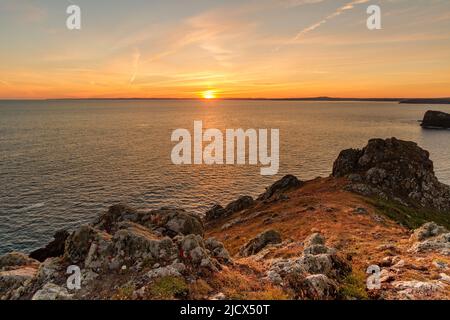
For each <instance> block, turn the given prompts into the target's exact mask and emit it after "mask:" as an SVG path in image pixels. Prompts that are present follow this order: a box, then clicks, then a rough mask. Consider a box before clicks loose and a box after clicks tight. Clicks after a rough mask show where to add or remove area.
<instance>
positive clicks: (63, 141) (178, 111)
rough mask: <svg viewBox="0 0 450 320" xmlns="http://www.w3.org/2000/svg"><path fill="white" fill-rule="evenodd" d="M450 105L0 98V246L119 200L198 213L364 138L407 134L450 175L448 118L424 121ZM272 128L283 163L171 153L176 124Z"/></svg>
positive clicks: (300, 171) (447, 179)
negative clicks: (440, 124) (209, 160)
mask: <svg viewBox="0 0 450 320" xmlns="http://www.w3.org/2000/svg"><path fill="white" fill-rule="evenodd" d="M430 109H431V110H440V111H444V112H450V105H431V106H430V105H419V104H398V103H395V102H305V101H266V100H262V101H261V100H260V101H257V100H251V101H242V100H212V101H200V100H49V101H0V254H3V253H6V252H10V251H24V252H29V251H31V250H33V249H36V248H39V247H42V246H43V245H45V244H46V243H47V242H48V241H49V240H51V239H52V236H53V234H54V232H55V231H57V230H60V229H73V228H74V227H76V226H78V225H80V224H83V223H88V222H90V221H92V220H93V219H94V218H95V217H96V216H97V215H98V214H100V213H102V212H104V211H105V210H107V208H108V207H109V206H111V205H113V204H116V203H126V204H129V205H130V206H133V207H135V208H137V209H140V210H151V209H156V208H159V207H162V206H177V207H182V208H185V209H186V210H188V211H190V212H193V213H198V214H202V213H204V212H205V211H206V210H207V209H208V208H210V207H211V206H212V205H214V204H217V203H220V204H222V205H225V204H227V203H228V202H230V201H232V200H234V199H236V198H237V197H239V196H240V195H250V196H257V195H258V194H260V193H262V192H264V190H265V187H267V186H268V185H270V184H271V183H273V182H274V181H276V180H277V179H279V178H281V177H282V176H283V175H286V174H293V175H296V176H297V177H298V178H300V179H303V180H306V179H313V178H316V177H318V176H322V177H326V176H329V175H330V173H331V169H332V165H333V161H334V160H335V159H336V157H337V156H338V154H339V152H340V151H341V150H343V149H347V148H361V147H364V146H365V145H366V144H367V141H368V140H369V139H372V138H390V137H396V138H398V139H403V140H410V141H415V142H417V143H418V144H419V146H421V147H422V148H424V149H426V150H428V151H429V152H430V156H431V159H432V160H433V161H434V165H435V172H436V175H437V176H438V178H439V179H440V180H441V181H442V182H444V183H447V184H450V130H424V129H422V128H421V127H420V125H419V122H418V120H420V119H422V118H423V115H424V113H425V111H427V110H430ZM194 121H202V122H203V127H204V129H205V130H206V129H208V128H217V129H219V130H221V131H222V132H225V130H226V129H238V128H242V129H244V130H246V129H255V130H258V129H269V130H270V129H279V133H280V138H279V144H280V146H279V147H280V155H279V161H280V168H279V172H278V174H277V175H274V176H262V175H261V174H260V166H255V165H204V164H203V165H175V164H173V163H172V160H171V152H172V149H173V147H174V145H175V144H176V143H175V142H172V141H171V134H172V132H173V131H174V130H176V129H187V130H189V131H190V132H193V125H194Z"/></svg>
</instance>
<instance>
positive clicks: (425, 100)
mask: <svg viewBox="0 0 450 320" xmlns="http://www.w3.org/2000/svg"><path fill="white" fill-rule="evenodd" d="M108 100H109V101H125V100H126V101H158V100H160V101H161V100H166V101H195V100H204V99H202V98H60V99H0V101H108ZM214 100H218V101H330V102H346V101H350V102H398V103H399V104H450V97H449V98H334V97H311V98H217V99H214Z"/></svg>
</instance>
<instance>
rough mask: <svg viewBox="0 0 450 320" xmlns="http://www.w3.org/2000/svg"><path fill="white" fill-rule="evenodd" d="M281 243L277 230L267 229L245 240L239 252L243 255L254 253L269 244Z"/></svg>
mask: <svg viewBox="0 0 450 320" xmlns="http://www.w3.org/2000/svg"><path fill="white" fill-rule="evenodd" d="M278 243H281V235H280V233H279V232H278V231H275V230H267V231H265V232H263V233H260V234H259V235H258V236H256V237H255V238H253V239H252V240H250V241H249V242H247V244H245V245H244V246H243V247H242V248H241V250H240V254H241V255H242V256H244V257H248V256H251V255H254V254H256V253H258V252H259V251H261V250H262V249H264V248H265V247H266V246H267V245H269V244H278Z"/></svg>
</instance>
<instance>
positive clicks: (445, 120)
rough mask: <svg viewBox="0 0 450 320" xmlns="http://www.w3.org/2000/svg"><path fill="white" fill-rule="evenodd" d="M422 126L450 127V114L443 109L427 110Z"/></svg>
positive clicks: (429, 127) (427, 127)
mask: <svg viewBox="0 0 450 320" xmlns="http://www.w3.org/2000/svg"><path fill="white" fill-rule="evenodd" d="M421 126H422V127H423V128H425V129H450V114H448V113H445V112H441V111H427V112H426V113H425V116H424V118H423V121H422V124H421Z"/></svg>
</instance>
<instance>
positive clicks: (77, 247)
mask: <svg viewBox="0 0 450 320" xmlns="http://www.w3.org/2000/svg"><path fill="white" fill-rule="evenodd" d="M110 240H111V235H110V234H108V233H106V232H104V231H101V230H98V229H96V228H94V227H92V226H89V225H83V226H81V227H79V228H78V229H76V230H75V231H74V232H73V233H72V234H71V235H70V236H69V237H68V238H67V240H66V246H65V250H64V258H65V259H66V260H68V261H69V262H70V263H73V264H79V263H82V262H85V260H86V258H87V257H88V255H89V254H90V253H92V251H93V249H92V248H103V247H108V245H109V243H110Z"/></svg>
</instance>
